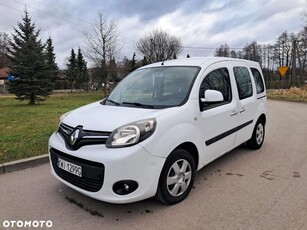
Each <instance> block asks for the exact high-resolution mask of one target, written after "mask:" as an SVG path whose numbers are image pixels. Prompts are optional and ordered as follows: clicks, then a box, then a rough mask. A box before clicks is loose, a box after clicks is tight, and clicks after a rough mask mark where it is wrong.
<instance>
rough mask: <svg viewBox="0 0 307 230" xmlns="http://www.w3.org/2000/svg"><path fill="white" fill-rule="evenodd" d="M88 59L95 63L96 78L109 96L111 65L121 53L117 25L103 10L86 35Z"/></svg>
mask: <svg viewBox="0 0 307 230" xmlns="http://www.w3.org/2000/svg"><path fill="white" fill-rule="evenodd" d="M84 35H85V42H86V50H87V53H86V55H87V57H88V58H89V59H90V60H92V61H93V62H94V63H95V66H96V70H97V72H96V76H97V78H99V79H100V80H101V82H103V83H104V93H105V95H106V94H107V83H108V78H110V68H109V67H110V63H111V61H112V60H113V58H114V57H115V56H116V54H117V53H118V51H119V48H118V37H119V34H118V31H117V24H116V22H115V21H113V20H109V19H108V17H107V16H106V15H105V14H104V12H103V10H100V11H98V20H97V21H96V23H94V24H93V25H92V26H91V30H90V32H88V33H85V34H84Z"/></svg>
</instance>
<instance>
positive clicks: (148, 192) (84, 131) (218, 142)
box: [49, 58, 267, 204]
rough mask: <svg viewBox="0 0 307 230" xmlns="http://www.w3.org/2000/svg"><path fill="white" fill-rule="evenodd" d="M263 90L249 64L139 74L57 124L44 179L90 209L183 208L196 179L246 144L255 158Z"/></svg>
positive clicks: (227, 61) (196, 61)
mask: <svg viewBox="0 0 307 230" xmlns="http://www.w3.org/2000/svg"><path fill="white" fill-rule="evenodd" d="M266 100H267V99H266V89H265V84H264V81H263V75H262V72H261V69H260V66H259V64H258V63H256V62H252V61H247V60H241V59H231V58H187V59H177V60H170V61H164V62H159V63H155V64H151V65H147V66H144V67H141V68H139V69H137V70H135V71H134V72H132V73H131V74H129V75H128V76H127V77H125V78H124V79H123V80H122V81H121V82H120V83H119V84H118V85H117V87H116V88H115V89H114V90H113V91H112V92H111V94H110V95H109V96H108V97H106V98H105V99H103V100H102V101H98V102H94V103H92V104H89V105H86V106H83V107H81V108H78V109H76V110H73V111H71V112H68V113H66V114H64V115H62V116H61V118H60V124H59V126H58V128H57V130H56V131H55V132H54V133H53V134H52V136H51V137H50V140H49V153H50V162H51V171H52V174H53V175H54V176H55V177H56V178H57V179H59V180H60V181H61V182H63V183H64V184H66V185H68V186H69V187H71V188H73V189H75V190H77V191H79V192H81V193H83V194H85V195H87V196H90V197H93V198H95V199H98V200H102V201H106V202H111V203H128V202H135V201H139V200H142V199H146V198H149V197H153V196H155V197H156V198H157V199H158V200H160V201H162V202H163V203H165V204H175V203H178V202H180V201H182V200H184V199H185V198H186V197H187V196H188V194H189V193H190V191H191V188H192V186H193V182H194V178H195V172H196V171H198V170H200V169H201V168H203V167H204V166H205V165H207V164H208V163H210V162H211V161H213V160H215V159H216V158H218V157H220V156H222V155H223V154H225V153H227V152H229V151H230V150H232V149H234V148H235V147H237V146H239V145H241V144H242V143H246V144H247V146H248V147H249V148H251V149H259V148H260V147H261V146H262V144H263V141H264V136H265V125H266V113H267V108H266Z"/></svg>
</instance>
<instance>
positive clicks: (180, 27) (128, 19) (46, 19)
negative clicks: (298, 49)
mask: <svg viewBox="0 0 307 230" xmlns="http://www.w3.org/2000/svg"><path fill="white" fill-rule="evenodd" d="M25 5H26V7H27V9H28V11H29V12H30V16H31V17H32V19H33V21H34V22H35V23H36V26H37V29H38V28H40V29H41V37H42V40H43V41H45V40H46V39H47V38H48V36H51V38H52V39H53V44H54V47H55V52H56V57H57V59H56V61H57V62H58V65H59V66H60V67H61V68H64V67H65V60H66V57H68V56H69V55H70V50H71V48H74V49H78V47H79V46H80V47H81V49H85V47H84V45H85V44H84V35H83V32H85V31H87V30H89V28H90V25H91V23H93V22H95V20H96V19H97V11H98V10H100V9H104V13H105V14H106V15H107V16H108V17H109V19H114V20H115V21H117V23H118V32H119V35H120V38H119V46H120V48H121V51H120V53H119V55H118V58H119V59H121V58H123V56H127V57H128V58H131V57H132V55H133V52H135V51H136V48H135V43H136V41H137V40H138V39H139V38H140V37H141V36H143V35H144V34H145V33H146V32H147V31H149V30H151V29H157V28H158V29H160V28H161V29H163V30H165V31H167V32H169V33H170V34H172V35H175V36H177V37H180V38H181V40H182V42H183V46H184V50H183V52H182V56H186V54H187V53H190V54H191V55H193V54H194V56H195V55H197V56H204V55H212V53H213V52H214V50H215V48H217V47H219V46H220V45H221V44H224V43H228V45H229V46H230V47H244V45H245V44H246V43H248V42H252V41H254V40H256V41H258V42H260V43H268V42H270V43H274V41H275V39H276V38H277V37H278V36H279V35H280V34H281V33H282V32H283V31H286V30H287V31H288V32H298V31H299V30H301V29H302V23H303V22H302V21H301V15H300V13H301V12H302V11H303V10H306V0H291V1H288V0H249V1H245V0H216V1H209V0H177V1H176V0H157V1H149V0H148V1H147V0H146V1H145V0H144V1H135V0H125V1H119V0H105V1H103V2H98V1H90V2H89V1H87V0H78V1H75V0H58V1H52V0H1V2H0V14H1V22H2V23H1V24H0V32H6V33H9V34H10V33H11V32H12V31H13V27H17V21H21V18H22V16H23V12H24V9H25ZM191 47H201V48H199V49H196V48H191ZM139 56H141V55H139ZM139 58H141V57H139Z"/></svg>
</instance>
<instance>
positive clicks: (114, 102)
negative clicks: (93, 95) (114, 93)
mask: <svg viewBox="0 0 307 230" xmlns="http://www.w3.org/2000/svg"><path fill="white" fill-rule="evenodd" d="M106 101H109V102H111V103H113V104H114V105H116V106H119V105H120V103H118V102H116V101H112V100H110V99H106Z"/></svg>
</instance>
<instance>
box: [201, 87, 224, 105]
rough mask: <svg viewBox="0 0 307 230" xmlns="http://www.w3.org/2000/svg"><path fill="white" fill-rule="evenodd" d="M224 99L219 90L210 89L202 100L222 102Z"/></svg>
mask: <svg viewBox="0 0 307 230" xmlns="http://www.w3.org/2000/svg"><path fill="white" fill-rule="evenodd" d="M222 101H224V97H223V94H222V93H221V92H220V91H217V90H211V89H208V90H206V91H205V92H204V98H201V102H222Z"/></svg>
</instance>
